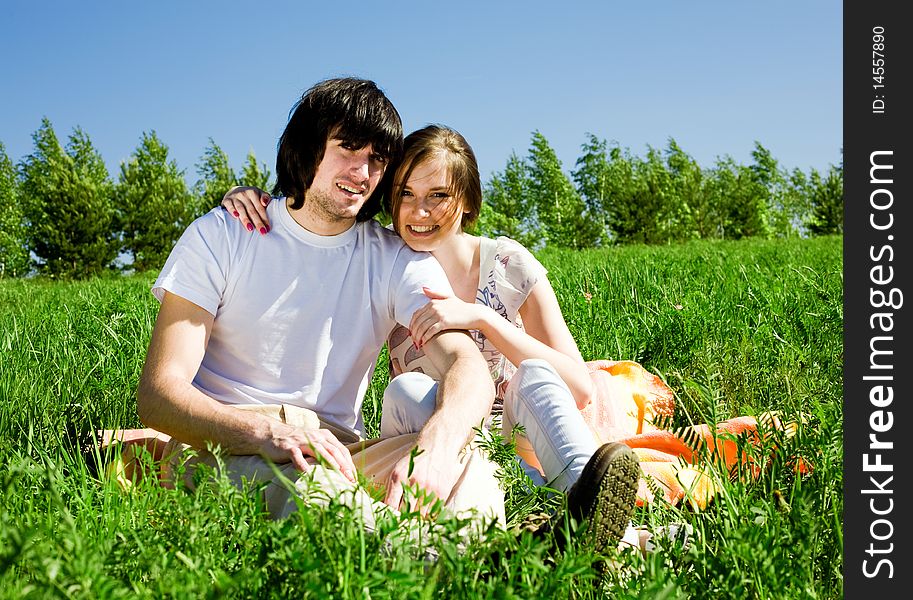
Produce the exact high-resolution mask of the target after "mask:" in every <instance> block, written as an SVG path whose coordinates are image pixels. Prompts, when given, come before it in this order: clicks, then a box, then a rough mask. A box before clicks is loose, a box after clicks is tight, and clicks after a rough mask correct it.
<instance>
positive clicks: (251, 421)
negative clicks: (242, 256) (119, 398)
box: [136, 292, 355, 479]
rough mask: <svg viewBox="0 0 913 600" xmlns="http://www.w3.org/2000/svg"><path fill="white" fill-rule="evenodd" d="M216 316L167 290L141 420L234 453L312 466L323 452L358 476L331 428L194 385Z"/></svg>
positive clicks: (143, 386) (140, 396)
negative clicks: (288, 420) (264, 411)
mask: <svg viewBox="0 0 913 600" xmlns="http://www.w3.org/2000/svg"><path fill="white" fill-rule="evenodd" d="M213 320H214V317H213V316H212V314H210V313H209V312H207V311H206V310H204V309H203V308H201V307H199V306H197V305H196V304H194V303H192V302H190V301H188V300H185V299H184V298H181V297H180V296H176V295H174V294H171V293H168V292H166V293H165V297H164V298H163V299H162V305H161V307H160V309H159V314H158V317H157V318H156V321H155V327H154V328H153V330H152V339H151V341H150V343H149V352H148V353H147V355H146V363H145V365H144V366H143V373H142V376H141V377H140V383H139V389H138V390H137V402H136V408H137V412H138V413H139V416H140V419H141V420H142V421H143V423H144V424H145V425H146V426H148V427H152V428H154V429H157V430H158V431H161V432H163V433H167V434H169V435H171V436H172V437H175V438H177V439H178V440H180V441H182V442H185V443H187V444H190V445H191V446H194V447H196V448H206V445H207V443H212V444H218V445H219V446H221V447H222V449H223V450H226V451H228V452H229V453H231V454H259V455H262V456H264V457H266V458H269V459H270V460H272V461H274V462H277V463H283V462H290V461H291V462H292V463H294V465H295V466H296V467H297V468H298V469H300V470H302V471H304V470H308V469H310V466H309V465H308V463H307V462H306V461H305V458H304V457H305V456H315V455H320V456H322V457H323V458H325V459H326V460H327V462H329V463H330V465H332V466H334V467H336V468H339V469H340V470H341V471H342V472H343V473H344V474H345V475H346V476H347V477H349V478H350V479H354V474H355V465H354V463H353V462H352V457H351V455H350V454H349V451H348V450H347V449H346V447H345V446H343V445H342V443H340V442H339V440H337V439H336V438H335V436H333V434H331V433H330V432H328V431H326V430H324V429H320V430H308V431H306V430H303V429H299V428H296V427H292V426H290V425H286V424H284V423H281V422H280V421H277V420H275V419H271V418H269V417H265V416H263V415H259V414H255V413H250V412H245V411H240V410H238V409H236V408H233V407H231V406H227V405H224V404H222V403H220V402H218V401H216V400H214V399H213V398H210V397H209V396H207V395H206V394H204V393H203V392H201V391H200V390H198V389H197V388H196V387H194V386H193V384H192V382H193V378H194V377H195V376H196V373H197V370H198V369H199V367H200V363H201V362H202V360H203V355H204V353H205V351H206V345H207V343H208V341H209V334H210V332H211V331H212V324H213Z"/></svg>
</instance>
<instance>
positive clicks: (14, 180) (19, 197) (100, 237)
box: [0, 118, 843, 277]
mask: <svg viewBox="0 0 913 600" xmlns="http://www.w3.org/2000/svg"><path fill="white" fill-rule="evenodd" d="M32 139H33V142H34V149H33V152H32V153H31V154H29V155H28V156H26V157H25V158H23V159H22V160H21V161H20V162H19V163H18V164H13V162H12V160H11V159H10V158H9V157H8V156H7V155H6V152H5V149H4V146H3V144H2V142H0V206H2V209H0V277H4V276H5V277H16V276H22V275H25V274H28V273H30V272H33V271H37V272H38V273H41V274H45V275H48V276H51V277H86V276H91V275H94V274H98V273H101V272H103V271H107V270H112V269H133V270H135V271H145V270H149V269H157V268H160V267H161V266H162V264H164V262H165V259H166V258H167V257H168V254H169V252H170V251H171V248H172V246H173V245H174V243H175V242H176V241H177V239H178V237H180V235H181V233H182V232H183V230H184V229H185V228H186V227H187V225H188V224H189V223H190V222H191V221H193V220H194V219H195V218H197V217H199V216H200V215H202V214H204V213H205V212H207V211H208V210H210V209H212V208H213V207H215V206H218V204H219V202H220V201H221V199H222V195H223V194H224V193H225V191H226V190H228V189H229V188H231V187H233V186H235V185H253V186H257V187H259V188H262V189H269V188H270V187H271V184H270V172H269V170H268V168H267V166H266V164H264V163H259V162H258V161H257V158H256V156H255V155H254V154H253V152H249V153H248V155H247V158H246V161H245V163H244V165H243V167H242V169H241V170H240V172H237V173H236V172H235V171H234V170H233V169H232V167H231V165H230V164H229V159H228V156H227V155H226V153H225V152H224V151H223V150H222V149H221V148H220V147H219V146H218V145H217V144H216V143H215V141H213V139H212V138H210V139H209V145H208V146H207V147H206V149H205V150H204V152H203V154H202V156H201V157H200V159H199V161H198V162H197V163H196V165H195V166H196V174H197V179H196V182H195V183H194V184H193V185H191V186H188V185H187V183H186V179H185V171H184V170H182V169H180V168H179V167H178V165H177V163H176V162H175V161H174V160H173V159H170V158H169V156H168V147H167V146H166V145H165V144H164V143H163V142H162V141H161V140H160V139H159V138H158V136H157V135H156V133H155V132H154V131H150V132H145V133H143V134H142V136H141V139H140V142H139V145H138V146H137V147H136V149H135V150H134V151H133V153H132V154H131V155H130V157H129V158H127V159H126V160H124V161H122V162H121V164H120V169H119V173H118V174H117V177H116V178H112V177H111V175H110V174H109V172H108V169H107V167H106V166H105V163H104V161H103V159H102V157H101V155H100V153H99V152H98V151H97V150H96V149H95V147H94V146H93V145H92V142H91V140H90V139H89V136H88V134H86V132H85V131H83V130H82V129H80V128H79V127H77V128H76V129H74V131H73V132H72V133H71V134H70V136H69V138H68V139H67V142H66V144H65V145H63V144H61V142H60V140H59V139H58V137H57V135H56V133H55V132H54V128H53V126H52V125H51V122H50V121H49V120H48V119H47V118H45V119H43V120H42V122H41V125H40V127H39V128H38V129H37V130H36V131H35V133H34V134H33V135H32ZM752 159H753V162H752V164H750V165H741V164H737V163H736V162H735V161H733V160H732V159H731V158H729V157H726V158H721V159H718V160H717V162H716V164H714V165H713V166H712V167H710V168H702V167H700V166H699V165H698V164H697V162H696V161H695V160H694V159H693V158H692V157H690V156H689V155H688V154H687V153H686V152H684V151H683V150H682V149H681V148H680V147H679V146H678V145H677V144H676V142H675V141H674V140H672V139H670V140H669V142H668V145H667V147H666V148H665V149H664V150H662V151H660V150H657V149H654V148H649V149H648V151H647V153H646V156H643V157H640V156H636V155H633V154H632V153H631V152H630V151H629V150H627V149H622V148H620V147H619V146H618V145H617V144H614V145H609V144H608V143H607V142H605V141H604V140H600V139H598V138H597V137H595V136H593V135H589V136H588V138H587V141H586V143H584V144H583V146H582V154H581V156H580V158H578V159H577V162H576V164H575V167H574V169H573V170H572V171H571V172H570V175H568V174H566V173H565V171H564V170H563V168H562V165H561V162H560V161H559V160H558V158H557V156H556V154H555V152H554V150H553V149H552V148H551V147H550V146H549V144H548V141H547V140H546V139H545V137H544V136H543V135H542V134H541V133H539V132H538V131H536V132H533V134H532V140H531V143H530V148H529V151H528V153H527V155H526V156H523V157H520V156H518V155H517V154H512V155H511V156H510V158H509V159H508V161H507V164H506V166H505V168H504V169H503V170H502V171H499V172H496V173H495V174H493V175H492V177H491V178H490V180H489V181H488V182H487V183H486V184H485V186H484V197H485V201H484V203H483V208H482V214H481V216H480V218H479V222H478V224H477V225H476V228H475V231H476V232H477V233H481V234H484V235H489V236H496V235H507V236H509V237H512V238H514V239H516V240H518V241H520V242H521V243H523V244H524V245H527V246H529V247H532V248H535V249H539V248H542V247H544V246H556V247H567V248H578V249H579V248H591V247H598V246H605V245H610V244H626V243H644V244H666V243H673V242H681V241H686V240H690V239H707V238H717V239H737V238H742V237H748V236H764V237H776V236H779V237H793V236H806V235H819V234H829V233H842V231H843V176H842V168H841V167H836V166H831V167H830V169H829V170H828V171H827V172H826V173H823V174H822V173H819V172H817V171H816V170H814V169H812V170H811V171H810V172H809V173H807V174H806V173H804V172H802V171H800V170H798V169H794V170H793V171H790V172H787V171H786V170H785V169H783V168H782V167H781V166H780V165H779V164H778V162H777V161H776V159H775V158H774V157H773V156H772V155H771V153H770V152H769V151H768V150H767V149H766V148H764V147H763V146H762V145H761V144H759V143H755V148H754V151H753V152H752ZM387 218H389V217H387ZM118 257H127V258H128V259H129V262H126V263H124V264H118V261H117V260H116V259H117V258H118ZM120 262H123V261H120Z"/></svg>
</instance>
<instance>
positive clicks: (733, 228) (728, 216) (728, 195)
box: [705, 156, 770, 239]
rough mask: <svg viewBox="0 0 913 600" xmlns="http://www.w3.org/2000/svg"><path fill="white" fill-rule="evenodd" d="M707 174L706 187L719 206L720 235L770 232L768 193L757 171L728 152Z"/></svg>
mask: <svg viewBox="0 0 913 600" xmlns="http://www.w3.org/2000/svg"><path fill="white" fill-rule="evenodd" d="M707 176H708V182H707V186H706V188H705V189H706V193H707V194H708V196H709V198H710V201H711V204H712V205H713V206H714V207H716V208H715V212H716V219H715V220H716V221H717V222H718V223H719V226H718V230H719V237H720V238H723V239H740V238H743V237H751V236H764V237H767V236H768V235H769V233H770V227H769V225H768V223H767V217H768V213H767V210H768V204H767V193H766V190H765V189H764V188H763V186H762V185H761V184H760V183H759V181H758V177H757V174H756V173H755V172H754V171H752V170H751V169H750V168H749V167H746V166H745V165H740V164H737V163H736V162H735V161H734V160H732V158H731V157H729V156H727V157H725V158H720V159H717V162H716V165H715V167H714V168H713V169H711V170H710V171H709V172H708V174H707Z"/></svg>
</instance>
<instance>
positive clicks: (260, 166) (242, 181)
mask: <svg viewBox="0 0 913 600" xmlns="http://www.w3.org/2000/svg"><path fill="white" fill-rule="evenodd" d="M270 175H271V173H270V172H269V168H268V167H267V166H266V163H257V157H256V155H255V154H254V151H253V150H251V151H249V152H248V153H247V159H246V160H245V161H244V167H242V168H241V176H240V177H239V178H238V185H247V186H252V187H258V188H260V189H261V190H266V191H267V192H268V191H269V190H270V187H272V186H271V185H270V182H269V178H270ZM226 191H227V190H226ZM222 194H223V195H224V194H225V192H222ZM219 201H220V202H221V201H222V198H221V196H220V197H219Z"/></svg>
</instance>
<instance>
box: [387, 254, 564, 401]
mask: <svg viewBox="0 0 913 600" xmlns="http://www.w3.org/2000/svg"><path fill="white" fill-rule="evenodd" d="M546 273H547V271H546V269H545V267H543V266H542V264H541V263H540V262H539V261H538V260H537V259H536V257H535V256H533V255H532V253H530V251H529V250H527V249H526V248H524V247H523V246H522V245H520V244H519V243H518V242H515V241H514V240H512V239H510V238H507V237H499V238H497V239H490V238H484V237H483V238H481V246H480V248H479V286H478V289H477V291H476V304H482V305H484V306H487V307H489V308H491V309H493V310H494V311H495V312H497V313H498V314H499V315H501V316H502V317H504V318H505V319H507V320H508V321H510V322H511V323H513V324H514V325H516V326H517V327H520V328H522V327H523V323H522V321H521V319H520V314H519V311H520V307H521V306H522V305H523V303H524V302H526V299H527V297H529V293H530V291H531V290H532V289H533V286H534V285H536V282H537V281H539V279H541V278H542V277H544V276H545V274H546ZM469 334H470V335H471V336H472V338H473V339H474V340H475V342H476V345H478V347H479V350H480V351H481V352H482V356H484V357H485V360H486V361H487V362H488V368H489V370H490V372H491V378H492V380H493V381H494V382H495V390H496V392H495V396H496V399H495V406H494V409H493V410H495V411H500V410H501V407H502V402H501V398H503V395H504V390H505V389H506V387H507V382H508V381H510V378H511V376H512V375H513V374H514V372H515V371H516V367H515V366H514V365H513V364H511V362H510V361H509V360H507V358H505V357H504V355H503V354H501V353H500V352H499V351H498V350H497V349H496V348H495V347H494V345H493V344H492V343H491V342H490V341H489V340H488V339H487V338H486V337H485V336H484V335H483V334H482V333H481V332H480V331H478V330H471V331H470V332H469ZM387 346H388V348H389V349H390V376H391V377H396V376H397V375H399V374H401V373H405V372H411V371H418V372H420V373H425V374H426V375H428V376H429V377H431V378H432V379H435V380H436V381H440V380H441V374H440V373H438V372H437V370H436V369H435V368H434V365H433V364H432V363H431V360H429V359H428V358H427V357H426V356H425V352H424V350H416V348H415V346H413V345H412V338H411V337H410V336H409V330H408V329H406V328H405V327H403V326H402V325H397V326H396V328H395V329H393V331H391V332H390V336H389V337H388V339H387Z"/></svg>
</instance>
